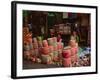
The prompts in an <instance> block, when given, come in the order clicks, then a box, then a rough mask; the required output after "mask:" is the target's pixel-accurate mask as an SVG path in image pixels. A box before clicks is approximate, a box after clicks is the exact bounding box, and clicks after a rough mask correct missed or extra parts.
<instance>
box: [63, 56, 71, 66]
mask: <svg viewBox="0 0 100 80" xmlns="http://www.w3.org/2000/svg"><path fill="white" fill-rule="evenodd" d="M62 64H63V66H64V67H71V65H72V64H71V58H70V57H69V58H63V61H62Z"/></svg>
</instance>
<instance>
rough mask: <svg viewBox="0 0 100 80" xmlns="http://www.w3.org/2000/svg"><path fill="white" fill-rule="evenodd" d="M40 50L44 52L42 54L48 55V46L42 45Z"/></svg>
mask: <svg viewBox="0 0 100 80" xmlns="http://www.w3.org/2000/svg"><path fill="white" fill-rule="evenodd" d="M41 51H42V54H44V55H48V54H49V52H50V51H49V47H43V48H42V50H41Z"/></svg>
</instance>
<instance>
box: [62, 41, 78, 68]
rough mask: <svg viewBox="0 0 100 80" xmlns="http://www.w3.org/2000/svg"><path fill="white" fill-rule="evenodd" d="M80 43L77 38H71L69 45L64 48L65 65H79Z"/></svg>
mask: <svg viewBox="0 0 100 80" xmlns="http://www.w3.org/2000/svg"><path fill="white" fill-rule="evenodd" d="M77 53H78V43H76V41H75V40H70V44H69V47H67V48H66V49H64V50H63V52H62V56H63V66H65V67H71V66H77V62H78V54H77Z"/></svg>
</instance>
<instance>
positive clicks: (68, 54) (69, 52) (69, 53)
mask: <svg viewBox="0 0 100 80" xmlns="http://www.w3.org/2000/svg"><path fill="white" fill-rule="evenodd" d="M62 56H63V58H69V57H71V50H70V49H66V50H63V51H62Z"/></svg>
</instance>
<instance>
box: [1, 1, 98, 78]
mask: <svg viewBox="0 0 100 80" xmlns="http://www.w3.org/2000/svg"><path fill="white" fill-rule="evenodd" d="M10 1H11V0H1V1H0V80H11V78H10V71H11V69H10V68H11V66H10V65H11V48H10V47H11V12H10V9H11V5H10V3H11V2H10ZM24 1H26V0H24ZM31 1H37V2H39V1H42V2H50V3H53V2H54V3H66V4H83V5H98V6H99V5H100V4H99V3H100V0H31ZM99 9H100V6H99ZM99 14H100V11H99ZM98 17H99V21H100V16H98ZM99 26H100V24H99ZM98 30H100V29H98ZM99 33H100V32H99ZM98 41H100V37H99V38H98ZM98 44H99V43H98ZM99 47H100V45H99ZM98 53H99V52H98ZM98 57H100V54H98ZM99 61H100V58H99ZM99 67H100V63H99ZM99 71H100V69H99ZM99 76H100V72H99V74H92V75H78V76H63V77H51V78H42V80H56V79H57V80H99V79H100V77H99ZM20 80H21V79H20ZM23 80H24V79H23ZM26 80H33V79H26ZM34 80H41V79H40V78H36V79H34Z"/></svg>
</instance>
